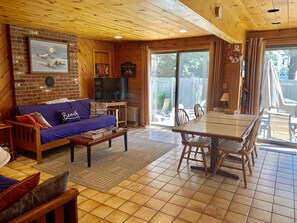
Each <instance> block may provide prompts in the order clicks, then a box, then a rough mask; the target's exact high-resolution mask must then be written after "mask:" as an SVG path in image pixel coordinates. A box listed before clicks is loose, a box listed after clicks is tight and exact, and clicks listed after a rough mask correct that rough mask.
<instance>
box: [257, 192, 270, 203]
mask: <svg viewBox="0 0 297 223" xmlns="http://www.w3.org/2000/svg"><path fill="white" fill-rule="evenodd" d="M254 198H256V199H258V200H262V201H266V202H270V203H272V202H273V195H272V194H267V193H263V192H259V191H256V193H255V197H254Z"/></svg>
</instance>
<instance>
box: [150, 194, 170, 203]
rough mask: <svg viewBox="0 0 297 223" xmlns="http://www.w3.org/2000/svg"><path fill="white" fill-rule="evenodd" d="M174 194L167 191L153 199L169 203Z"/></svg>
mask: <svg viewBox="0 0 297 223" xmlns="http://www.w3.org/2000/svg"><path fill="white" fill-rule="evenodd" d="M172 196H173V194H172V193H169V192H166V191H158V192H157V193H156V194H155V195H154V196H153V197H154V198H156V199H159V200H162V201H166V202H167V201H169V200H170V199H171V198H172Z"/></svg>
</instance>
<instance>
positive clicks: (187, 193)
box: [176, 187, 196, 198]
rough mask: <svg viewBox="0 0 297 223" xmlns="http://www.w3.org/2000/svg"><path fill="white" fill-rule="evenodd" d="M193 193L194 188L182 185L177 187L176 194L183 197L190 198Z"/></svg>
mask: <svg viewBox="0 0 297 223" xmlns="http://www.w3.org/2000/svg"><path fill="white" fill-rule="evenodd" d="M195 193H196V191H195V190H191V189H188V188H184V187H183V188H181V189H179V190H178V191H177V193H176V194H178V195H180V196H183V197H188V198H192V197H193V196H194V194H195Z"/></svg>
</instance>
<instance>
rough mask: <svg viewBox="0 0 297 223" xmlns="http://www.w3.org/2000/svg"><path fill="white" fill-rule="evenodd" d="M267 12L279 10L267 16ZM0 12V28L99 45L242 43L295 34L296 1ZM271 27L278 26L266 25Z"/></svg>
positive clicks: (69, 5) (138, 3)
mask: <svg viewBox="0 0 297 223" xmlns="http://www.w3.org/2000/svg"><path fill="white" fill-rule="evenodd" d="M217 6H220V7H221V9H222V17H221V18H217V17H216V16H215V7H217ZM271 8H280V9H281V10H280V11H279V12H276V13H267V10H268V9H271ZM0 9H1V10H0V23H2V24H12V25H18V26H25V27H31V28H42V29H47V30H50V31H54V32H61V33H68V34H73V35H76V36H80V37H85V38H91V39H97V40H105V41H114V40H115V39H114V37H115V36H122V37H123V39H122V40H121V41H127V40H129V41H131V40H139V41H146V40H160V39H172V38H183V37H194V36H205V35H210V34H213V35H217V36H219V37H221V38H222V39H225V40H226V41H228V42H242V41H244V36H245V33H246V31H255V30H274V29H287V28H297V13H296V9H297V0H290V1H289V0H210V1H205V0H195V1H193V0H104V1H103V0H30V1H28V0H13V1H12V0H1V1H0ZM276 21H280V22H282V23H281V24H278V25H272V24H271V23H272V22H276ZM179 30H187V31H188V32H186V33H180V32H179Z"/></svg>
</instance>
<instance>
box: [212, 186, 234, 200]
mask: <svg viewBox="0 0 297 223" xmlns="http://www.w3.org/2000/svg"><path fill="white" fill-rule="evenodd" d="M214 196H215V197H220V198H223V199H225V200H232V198H233V196H234V193H232V192H229V191H226V190H222V189H218V190H217V191H216V193H215V195H214Z"/></svg>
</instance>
